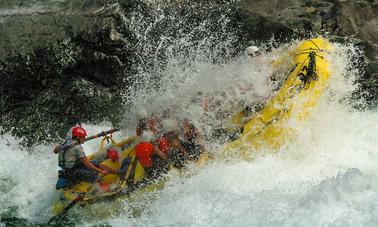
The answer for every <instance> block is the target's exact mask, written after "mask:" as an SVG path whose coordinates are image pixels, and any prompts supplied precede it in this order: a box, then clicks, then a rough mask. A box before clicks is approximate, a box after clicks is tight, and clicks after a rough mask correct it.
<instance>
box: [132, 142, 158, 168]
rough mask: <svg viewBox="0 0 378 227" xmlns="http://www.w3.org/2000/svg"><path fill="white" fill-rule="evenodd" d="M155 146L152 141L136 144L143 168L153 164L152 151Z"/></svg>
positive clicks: (137, 154)
mask: <svg viewBox="0 0 378 227" xmlns="http://www.w3.org/2000/svg"><path fill="white" fill-rule="evenodd" d="M153 149H154V146H153V145H152V143H150V142H141V143H139V144H138V145H136V146H135V155H136V157H137V158H138V160H139V162H140V164H141V165H142V166H143V168H149V167H151V166H152V153H153Z"/></svg>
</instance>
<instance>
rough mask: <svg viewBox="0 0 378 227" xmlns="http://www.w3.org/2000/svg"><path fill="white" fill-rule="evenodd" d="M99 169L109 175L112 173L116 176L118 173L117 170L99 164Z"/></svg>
mask: <svg viewBox="0 0 378 227" xmlns="http://www.w3.org/2000/svg"><path fill="white" fill-rule="evenodd" d="M100 169H101V170H107V171H108V172H109V173H112V174H118V173H119V171H118V170H117V169H113V168H111V167H109V166H106V165H104V164H100Z"/></svg>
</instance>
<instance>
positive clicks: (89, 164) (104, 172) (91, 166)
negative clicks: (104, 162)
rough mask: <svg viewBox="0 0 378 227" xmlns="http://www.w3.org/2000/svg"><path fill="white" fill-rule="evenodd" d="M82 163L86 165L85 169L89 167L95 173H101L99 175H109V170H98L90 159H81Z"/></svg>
mask: <svg viewBox="0 0 378 227" xmlns="http://www.w3.org/2000/svg"><path fill="white" fill-rule="evenodd" d="M80 161H81V163H83V165H84V166H85V167H87V168H88V169H93V170H95V171H97V172H99V173H101V174H103V175H106V174H108V171H107V170H102V169H100V168H98V167H97V166H95V165H93V164H92V162H91V161H89V159H88V158H87V157H86V156H84V157H82V158H80Z"/></svg>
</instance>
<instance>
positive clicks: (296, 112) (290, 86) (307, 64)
mask: <svg viewBox="0 0 378 227" xmlns="http://www.w3.org/2000/svg"><path fill="white" fill-rule="evenodd" d="M330 50H331V45H330V43H329V42H328V41H327V40H325V39H322V38H317V39H311V40H307V41H304V42H302V43H300V44H299V46H298V47H297V48H296V49H295V50H294V51H293V52H292V53H291V54H289V56H283V57H282V59H281V60H278V61H277V62H275V64H280V62H283V61H284V60H287V59H292V64H291V68H290V69H289V70H288V73H287V75H288V76H287V77H286V80H285V82H284V83H283V85H282V87H281V88H280V90H279V91H278V92H277V94H276V96H274V97H273V98H271V99H270V100H269V101H268V102H267V104H266V105H265V107H264V108H263V109H262V110H261V112H260V113H259V114H257V115H256V116H255V117H253V118H252V119H250V120H249V121H248V122H247V123H246V124H245V125H244V126H243V132H242V134H241V135H240V137H239V138H238V139H236V140H235V141H233V142H230V143H228V144H227V145H226V147H225V149H224V152H222V154H225V155H228V154H230V153H233V154H237V155H238V156H242V157H244V158H246V159H248V158H249V157H250V154H251V151H252V150H256V149H260V148H262V147H265V148H268V149H272V150H274V151H276V150H278V149H279V148H280V146H282V144H283V143H285V142H286V141H287V140H288V139H290V138H292V135H293V134H294V130H293V129H291V128H290V127H289V126H288V125H287V124H286V123H287V121H288V119H290V118H293V117H294V118H296V119H298V120H303V119H305V118H306V117H307V115H308V113H309V110H310V108H311V107H313V106H314V105H316V103H317V101H318V99H319V97H320V96H321V94H322V92H323V90H324V89H325V88H326V87H327V84H328V80H329V77H330V73H329V69H328V60H327V54H328V52H329V51H330ZM289 57H292V58H289ZM243 117H245V116H244V115H243V114H242V113H241V114H238V115H237V118H238V119H236V121H238V122H241V120H240V119H241V118H243ZM234 120H235V119H234ZM104 141H105V140H103V141H102V143H101V147H100V150H101V149H103V144H104ZM136 143H137V139H136V138H130V139H127V140H124V141H122V142H120V143H117V142H115V141H114V140H112V144H113V146H115V147H117V148H118V149H120V150H121V151H122V152H121V155H120V158H119V160H118V161H116V162H112V161H110V160H105V161H104V162H102V164H103V165H106V166H108V167H111V168H113V169H122V168H123V167H124V166H126V167H127V169H123V174H121V177H120V176H118V175H114V174H108V175H107V176H105V177H104V178H103V179H102V180H101V182H99V183H100V184H101V183H104V184H107V185H109V186H110V189H111V190H110V191H109V192H106V191H105V192H101V194H100V195H99V193H98V192H99V190H98V189H97V188H93V187H94V185H95V184H89V183H87V182H81V183H79V184H78V185H75V186H73V187H70V188H66V189H64V190H62V191H63V194H62V197H61V199H60V200H59V201H57V202H56V203H55V204H54V208H53V211H54V213H55V214H57V213H59V212H60V211H61V210H62V209H63V208H64V207H65V206H66V205H67V203H68V202H69V201H72V200H73V199H75V198H76V197H77V196H78V195H79V194H80V193H83V192H85V193H86V194H85V197H84V199H83V201H96V199H98V198H101V197H106V196H107V195H110V196H112V195H114V194H117V192H118V191H119V190H120V189H121V190H124V189H127V188H128V187H129V185H133V184H137V183H138V182H140V181H142V180H143V179H144V178H145V174H144V170H143V168H142V166H141V165H140V163H139V161H138V160H137V159H136V157H135V152H134V146H135V144H136ZM206 159H207V157H206V156H204V158H201V159H200V161H199V162H201V163H203V160H206ZM124 163H128V165H124ZM147 187H151V185H149V186H147ZM152 187H159V186H158V185H157V184H154V185H152ZM112 189H113V190H112ZM114 189H115V190H116V192H115V191H114ZM92 192H93V193H92Z"/></svg>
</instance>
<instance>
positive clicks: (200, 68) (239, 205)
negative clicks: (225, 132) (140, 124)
mask: <svg viewBox="0 0 378 227" xmlns="http://www.w3.org/2000/svg"><path fill="white" fill-rule="evenodd" d="M335 47H336V53H335V54H334V55H333V56H332V59H333V60H332V66H331V67H332V68H331V74H332V78H331V80H330V85H329V88H328V89H327V91H326V92H325V93H324V95H323V96H322V98H321V99H320V101H319V103H318V105H317V106H316V107H315V108H314V109H313V110H312V113H311V117H310V118H309V119H308V120H307V121H305V122H302V123H301V124H300V125H297V126H296V130H297V132H298V136H297V137H296V138H295V139H294V140H293V141H291V142H290V143H288V144H286V145H285V146H284V147H282V148H281V149H280V150H279V151H278V152H277V153H274V154H266V155H264V156H262V157H259V158H257V159H256V160H253V161H252V162H246V161H244V160H231V161H228V162H225V161H216V162H212V163H209V164H207V165H204V166H201V167H198V166H195V165H192V166H189V171H188V173H186V174H184V175H180V174H177V173H174V172H173V173H170V180H169V181H168V182H167V183H166V184H165V187H164V189H162V190H160V191H156V192H150V193H145V194H142V195H140V196H139V197H137V198H133V199H132V200H130V201H123V200H122V201H118V202H117V205H114V204H109V203H101V204H98V205H95V206H94V208H93V207H92V208H81V207H75V208H74V210H73V211H72V213H70V214H71V216H70V217H71V218H72V219H73V220H74V223H75V224H77V225H84V226H91V225H97V224H110V225H112V226H376V225H378V218H377V217H378V174H377V172H378V171H377V170H378V148H377V147H378V124H377V123H376V122H377V121H378V112H377V111H374V110H371V111H359V110H355V109H352V108H350V103H349V102H348V101H347V99H345V97H347V96H348V95H349V94H350V93H351V92H352V91H353V90H354V89H355V88H356V84H355V83H354V78H356V76H357V73H358V71H354V70H350V69H348V65H349V64H350V62H351V58H350V56H349V55H348V54H346V50H347V49H348V48H350V47H347V46H343V45H339V44H335ZM280 51H282V50H280V49H278V50H277V52H274V51H273V52H272V53H270V54H271V56H270V57H272V58H274V57H276V56H278V53H279V52H280ZM256 68H257V66H255V65H251V64H250V63H248V61H246V60H245V59H244V57H243V56H240V57H239V58H238V59H237V60H233V61H230V62H228V63H226V64H222V65H217V64H215V65H214V64H211V63H209V62H206V63H203V62H202V63H201V64H200V63H198V64H194V66H193V67H192V68H190V70H189V69H187V68H185V67H184V68H180V67H179V65H174V66H172V68H170V69H169V70H171V71H167V73H166V74H165V75H166V77H163V78H162V81H163V82H164V81H166V82H167V83H166V84H165V86H166V87H165V88H164V89H161V90H159V91H156V92H157V93H151V92H150V93H146V92H143V91H142V94H143V95H140V96H138V97H140V98H139V99H136V100H134V101H135V104H136V105H140V103H149V102H150V101H149V100H154V101H153V102H150V103H155V104H156V105H155V106H153V105H152V106H148V108H150V110H151V111H152V110H156V109H158V108H159V106H160V105H161V103H159V102H162V103H168V104H169V105H172V106H174V107H176V109H177V110H181V111H184V110H183V108H185V107H186V106H187V104H188V103H190V100H189V99H190V95H188V94H193V93H194V94H195V93H196V92H198V91H199V90H201V89H203V88H208V91H209V94H210V95H214V93H212V92H217V91H218V90H222V89H223V90H227V89H229V87H230V85H232V86H233V85H235V86H237V85H238V83H239V82H240V81H248V82H250V83H251V84H252V90H254V92H255V93H258V94H264V92H268V93H269V92H272V88H271V87H270V86H271V85H270V84H265V81H266V80H261V79H259V80H256V79H254V78H255V77H253V75H257V74H258V72H257V71H256ZM188 70H189V71H188ZM269 70H270V69H269V68H266V69H265V70H263V73H261V75H260V77H261V76H264V75H269V73H270V71H269ZM172 72H174V74H175V76H176V77H172ZM249 77H251V78H249ZM173 78H174V80H173ZM168 81H170V83H168ZM214 81H218V82H215V83H214ZM219 81H223V83H221V82H219ZM264 86H265V87H264ZM167 88H171V89H167ZM255 88H256V89H262V90H259V91H257V90H256V89H255ZM228 91H230V90H228ZM138 92H140V91H135V93H138ZM190 92H191V93H190ZM232 92H233V90H231V91H230V93H232ZM184 94H186V95H184ZM232 94H233V95H226V96H225V97H223V98H226V100H225V102H224V103H225V104H224V106H220V107H219V109H221V110H222V111H223V109H222V108H226V107H227V105H232V103H233V102H232V101H235V100H232V99H236V98H239V99H242V98H245V99H246V100H245V101H246V102H247V101H253V100H249V99H248V97H249V94H239V93H238V94H235V93H232ZM216 95H218V93H215V96H216ZM253 97H256V96H253ZM249 98H250V97H249ZM227 99H228V100H227ZM230 99H231V100H230ZM141 100H142V101H141ZM156 100H157V101H156ZM159 100H160V101H159ZM219 109H217V111H219ZM197 111H199V110H198V108H191V109H189V110H187V112H186V115H185V116H189V117H190V116H191V117H192V118H193V119H194V120H195V121H196V123H197V124H198V125H199V126H200V127H202V129H203V132H204V133H206V130H211V127H210V129H208V128H207V127H209V125H206V124H204V122H206V120H208V119H212V120H213V121H216V119H215V118H214V117H213V116H210V118H205V119H202V118H198V119H196V118H195V117H196V116H198V115H199V113H198V112H197ZM130 116H131V115H130ZM130 118H132V117H130ZM125 122H126V123H127V124H130V125H128V126H130V127H129V128H128V130H127V131H126V132H125V131H124V132H121V133H115V134H114V136H115V139H118V140H120V139H122V138H127V137H128V136H129V135H131V134H132V133H133V126H132V122H133V120H132V119H126V120H125ZM126 123H125V124H126ZM213 125H217V122H211V124H210V126H213ZM125 126H126V125H125ZM84 127H85V128H86V129H87V130H88V133H89V134H95V133H97V132H100V131H103V130H107V129H109V128H111V127H112V125H111V124H110V123H107V122H104V123H103V124H100V125H93V124H90V123H86V124H84ZM125 128H127V127H125ZM20 141H21V140H20V139H17V138H14V137H13V136H11V135H8V134H5V135H3V136H1V137H0V151H1V152H0V192H1V193H0V217H2V218H9V217H16V218H20V219H25V220H26V223H29V224H35V223H44V222H46V221H47V220H48V218H50V217H51V215H52V213H51V205H52V202H53V201H54V199H56V196H57V193H55V192H54V191H55V188H54V187H55V182H56V179H57V170H58V167H57V157H56V155H55V154H53V153H52V147H53V144H44V145H37V146H35V147H33V148H30V149H27V148H24V147H22V146H21V145H20ZM206 142H207V143H206V146H207V148H208V149H209V150H210V151H212V152H215V151H216V149H217V147H219V146H220V144H219V142H217V141H213V140H208V141H206ZM98 143H99V141H96V140H93V141H90V142H88V143H85V144H84V148H85V150H86V151H87V153H88V154H89V153H91V152H93V151H95V150H96V149H98V146H99V144H98ZM101 210H102V211H103V212H106V213H108V214H109V215H101ZM92 211H93V212H92Z"/></svg>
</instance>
